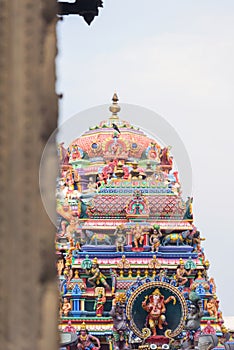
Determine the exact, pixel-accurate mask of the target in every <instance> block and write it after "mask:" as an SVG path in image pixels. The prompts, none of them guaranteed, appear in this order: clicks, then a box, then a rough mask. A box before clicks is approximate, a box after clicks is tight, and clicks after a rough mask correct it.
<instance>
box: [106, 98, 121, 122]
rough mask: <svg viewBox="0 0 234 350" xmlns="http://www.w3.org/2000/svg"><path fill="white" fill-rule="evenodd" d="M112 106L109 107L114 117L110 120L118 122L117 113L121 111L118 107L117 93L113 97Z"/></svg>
mask: <svg viewBox="0 0 234 350" xmlns="http://www.w3.org/2000/svg"><path fill="white" fill-rule="evenodd" d="M112 101H113V103H112V105H111V106H110V107H109V110H110V111H111V113H112V116H111V117H110V120H111V121H112V120H118V119H119V117H118V115H117V113H118V112H119V111H120V106H119V105H118V101H119V99H118V96H117V94H116V93H114V95H113V97H112Z"/></svg>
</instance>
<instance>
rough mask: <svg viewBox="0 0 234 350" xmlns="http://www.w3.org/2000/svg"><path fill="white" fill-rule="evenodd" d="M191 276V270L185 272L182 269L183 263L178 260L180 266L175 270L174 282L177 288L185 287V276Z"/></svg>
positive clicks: (183, 268) (186, 279)
mask: <svg viewBox="0 0 234 350" xmlns="http://www.w3.org/2000/svg"><path fill="white" fill-rule="evenodd" d="M190 274H191V269H190V270H186V269H185V267H184V261H183V260H182V259H180V264H179V265H178V266H177V269H176V280H177V283H178V285H179V286H183V285H185V283H186V282H187V281H188V278H187V277H186V276H189V275H190Z"/></svg>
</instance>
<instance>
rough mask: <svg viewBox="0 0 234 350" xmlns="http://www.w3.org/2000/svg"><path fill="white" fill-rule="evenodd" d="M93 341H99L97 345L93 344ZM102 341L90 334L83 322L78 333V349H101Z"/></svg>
mask: <svg viewBox="0 0 234 350" xmlns="http://www.w3.org/2000/svg"><path fill="white" fill-rule="evenodd" d="M93 341H95V342H96V343H97V346H95V345H94V344H93ZM100 347H101V346H100V341H99V339H98V338H96V337H94V336H93V335H91V334H89V333H88V331H87V329H86V325H85V323H84V322H83V323H82V325H81V328H80V332H79V335H78V344H77V349H79V350H99V349H100Z"/></svg>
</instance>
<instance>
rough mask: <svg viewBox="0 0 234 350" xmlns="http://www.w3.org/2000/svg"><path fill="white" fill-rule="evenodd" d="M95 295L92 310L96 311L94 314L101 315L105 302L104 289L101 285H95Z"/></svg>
mask: <svg viewBox="0 0 234 350" xmlns="http://www.w3.org/2000/svg"><path fill="white" fill-rule="evenodd" d="M96 293H97V297H96V300H95V303H94V310H95V311H96V316H98V317H101V316H102V315H103V311H104V304H105V302H106V297H105V289H104V288H103V287H97V288H96V289H95V294H96Z"/></svg>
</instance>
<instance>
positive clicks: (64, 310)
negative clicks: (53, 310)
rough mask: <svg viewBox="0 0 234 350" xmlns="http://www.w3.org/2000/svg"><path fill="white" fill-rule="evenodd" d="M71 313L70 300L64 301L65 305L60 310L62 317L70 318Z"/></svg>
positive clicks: (65, 299)
mask: <svg viewBox="0 0 234 350" xmlns="http://www.w3.org/2000/svg"><path fill="white" fill-rule="evenodd" d="M70 311H71V304H70V301H69V300H68V298H64V299H63V303H62V306H61V309H60V315H61V316H62V315H64V316H66V317H67V316H68V314H69V312H70Z"/></svg>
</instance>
